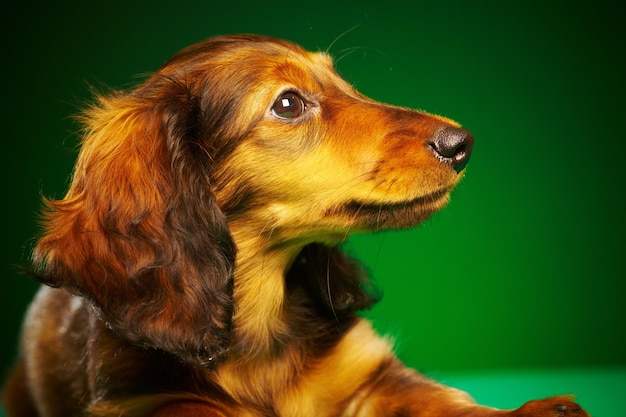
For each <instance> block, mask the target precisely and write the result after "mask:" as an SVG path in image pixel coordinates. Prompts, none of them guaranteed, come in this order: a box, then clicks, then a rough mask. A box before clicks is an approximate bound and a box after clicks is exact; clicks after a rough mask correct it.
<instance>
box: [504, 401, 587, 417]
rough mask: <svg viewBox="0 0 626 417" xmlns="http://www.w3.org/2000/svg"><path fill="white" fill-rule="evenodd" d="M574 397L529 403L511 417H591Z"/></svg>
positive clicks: (512, 413)
mask: <svg viewBox="0 0 626 417" xmlns="http://www.w3.org/2000/svg"><path fill="white" fill-rule="evenodd" d="M573 399H574V398H573V397H572V396H558V397H550V398H546V399H544V400H535V401H529V402H527V403H526V404H524V405H523V406H521V407H520V408H518V409H517V410H515V411H513V412H511V417H590V416H589V414H588V413H587V412H586V411H585V410H583V409H582V408H581V407H580V406H579V405H578V404H576V403H575V402H574V401H573Z"/></svg>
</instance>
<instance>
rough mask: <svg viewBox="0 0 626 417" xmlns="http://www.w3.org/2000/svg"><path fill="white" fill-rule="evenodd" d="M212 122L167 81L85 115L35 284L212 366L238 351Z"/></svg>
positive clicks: (48, 222) (52, 211)
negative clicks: (63, 292) (214, 176)
mask: <svg viewBox="0 0 626 417" xmlns="http://www.w3.org/2000/svg"><path fill="white" fill-rule="evenodd" d="M206 113H207V110H202V109H201V99H200V98H199V97H198V96H197V95H194V94H193V92H192V91H191V88H190V87H189V86H187V85H183V84H181V83H177V82H173V81H172V80H169V79H167V78H164V77H158V76H156V77H153V78H152V79H151V80H149V81H148V82H146V83H145V84H144V85H143V86H142V87H141V88H140V89H137V90H135V91H134V92H132V93H129V94H117V95H113V96H110V97H107V98H100V99H99V103H98V105H96V106H93V107H92V108H91V109H89V110H88V111H86V112H85V116H84V118H83V123H84V125H85V128H86V129H85V134H84V139H83V143H82V146H81V150H80V152H79V156H78V160H77V163H76V167H75V171H74V175H73V178H72V183H71V186H70V189H69V191H68V193H67V195H66V197H65V198H64V199H62V200H58V201H48V202H47V205H48V210H47V212H46V213H45V215H44V218H43V223H44V230H43V236H42V238H41V239H40V241H39V243H38V245H37V246H36V248H35V251H34V254H33V266H34V272H33V274H34V275H35V276H36V277H38V278H39V279H40V280H41V281H43V282H44V283H46V284H48V285H50V286H54V287H62V288H65V289H67V290H68V291H70V292H72V293H75V294H78V295H81V296H83V297H85V298H87V299H88V300H90V301H91V303H92V305H93V306H94V307H95V309H96V311H97V312H98V313H99V315H100V317H101V318H102V320H104V321H105V322H106V323H107V325H108V326H109V327H110V328H111V329H112V330H113V331H115V332H117V333H118V334H120V335H121V336H122V337H123V338H125V339H128V340H130V341H131V342H133V343H136V344H139V345H142V346H146V347H153V348H159V349H162V350H165V351H167V352H170V353H172V354H174V355H177V356H178V357H180V358H182V359H183V360H185V361H188V362H191V363H193V364H196V365H198V364H199V365H203V366H211V365H212V364H215V363H216V362H217V361H218V360H219V358H220V357H221V356H223V355H224V354H225V352H226V350H227V349H228V346H229V337H230V331H231V321H232V314H233V299H232V292H233V268H234V262H235V246H234V242H233V240H232V237H231V235H230V232H229V230H228V226H227V223H226V218H225V216H224V214H223V213H222V211H221V210H220V208H219V207H218V204H217V202H216V200H215V197H214V195H213V193H212V191H211V179H210V171H211V168H212V164H213V160H212V152H213V151H214V149H212V146H213V145H212V144H211V142H210V139H209V138H207V137H206V132H205V131H204V128H205V127H206V124H207V123H213V124H215V121H211V120H210V117H211V116H210V115H207V114H206Z"/></svg>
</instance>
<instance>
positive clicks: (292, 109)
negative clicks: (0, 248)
mask: <svg viewBox="0 0 626 417" xmlns="http://www.w3.org/2000/svg"><path fill="white" fill-rule="evenodd" d="M305 109H306V105H305V104H304V100H302V98H300V96H299V95H297V94H296V93H293V92H288V93H284V94H283V95H281V96H280V97H279V98H278V100H276V102H275V103H274V105H273V106H272V113H274V116H276V117H279V118H281V119H294V118H296V117H298V116H301V115H302V113H304V110H305Z"/></svg>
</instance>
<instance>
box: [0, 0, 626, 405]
mask: <svg viewBox="0 0 626 417" xmlns="http://www.w3.org/2000/svg"><path fill="white" fill-rule="evenodd" d="M48 4H49V5H43V4H42V5H35V4H28V3H22V4H21V5H17V4H15V2H12V4H10V5H8V6H4V7H3V8H4V9H5V10H4V12H3V14H4V16H3V20H4V24H3V27H2V52H1V53H2V64H1V68H2V80H3V81H4V85H3V94H2V96H3V98H4V100H3V101H4V106H3V108H4V110H3V111H2V112H1V113H0V114H1V117H2V121H1V122H2V132H3V133H2V138H3V146H4V149H5V151H4V152H3V153H2V155H3V163H2V164H1V166H2V178H3V182H4V197H3V201H4V203H3V213H4V214H3V215H2V218H3V223H4V224H3V237H2V239H3V250H2V251H1V255H0V256H1V265H2V268H3V274H2V279H1V280H0V291H1V292H0V294H1V295H0V297H1V303H0V304H1V305H0V308H1V309H2V324H1V325H2V329H1V330H2V335H3V343H2V344H1V345H0V349H1V351H0V371H4V370H5V369H7V368H8V366H9V364H10V363H11V361H12V360H13V358H14V356H15V351H16V344H17V336H18V332H19V323H20V321H21V317H22V314H23V312H24V308H25V307H26V305H27V303H28V301H29V300H30V298H31V297H32V294H33V292H34V291H35V289H36V287H37V285H36V284H35V283H34V282H32V281H31V280H30V279H29V278H27V277H25V276H24V275H21V274H20V273H18V271H17V268H16V265H24V264H26V263H27V262H28V256H29V252H30V249H31V247H32V244H33V236H34V235H35V234H36V231H37V229H36V222H37V213H38V211H39V208H40V195H41V194H44V195H46V196H52V197H61V196H62V195H63V194H64V191H65V189H66V187H67V185H68V181H69V174H70V171H71V168H72V164H73V161H74V157H75V144H76V135H75V133H74V132H75V130H76V125H74V124H73V123H72V121H71V120H70V118H69V116H71V115H72V114H75V113H76V112H77V109H78V108H80V106H81V104H82V103H84V102H85V100H87V99H88V98H89V95H88V85H96V86H100V85H106V86H112V87H116V88H124V87H129V86H132V85H134V84H135V83H136V82H138V80H140V79H141V76H142V74H146V73H149V72H151V71H154V70H155V69H156V68H157V67H158V66H159V65H160V64H161V63H162V62H163V61H164V60H165V59H167V58H168V57H169V56H170V55H171V54H173V53H174V52H176V51H177V50H179V49H180V48H182V47H184V46H186V45H188V44H190V43H193V42H196V41H199V40H201V39H204V38H206V37H209V36H212V35H217V34H224V33H235V32H252V33H262V34H268V35H273V36H278V37H283V38H287V39H290V40H292V41H295V42H297V43H299V44H301V45H303V46H304V47H306V48H308V49H312V50H325V49H326V48H328V47H329V45H332V47H331V48H330V52H331V54H333V55H334V56H335V58H336V59H337V60H338V62H337V68H338V70H339V71H340V73H341V74H342V75H343V76H344V77H345V78H347V79H348V80H349V81H350V82H351V83H353V84H354V85H355V87H356V88H357V89H359V90H360V91H361V92H363V93H364V94H366V95H368V96H370V97H372V98H374V99H377V100H380V101H385V102H389V103H393V104H397V105H403V106H408V107H413V108H420V109H425V110H428V111H430V112H433V113H438V114H442V115H445V116H448V117H451V118H453V119H455V120H457V121H459V122H461V123H462V124H463V125H464V126H465V127H467V128H468V129H470V130H471V131H472V132H473V133H474V135H475V137H476V144H475V148H474V149H475V151H474V155H473V157H472V161H471V163H470V165H469V169H468V171H467V174H466V177H465V179H464V180H463V182H462V183H461V184H460V186H459V187H458V188H457V190H456V191H455V192H454V193H453V198H452V202H451V203H450V205H449V206H448V207H447V208H446V209H445V210H444V211H443V212H441V213H439V214H437V215H436V216H435V217H434V218H432V219H431V220H430V221H429V222H428V223H426V224H425V225H423V226H422V227H420V228H418V229H416V230H411V231H402V232H388V233H381V234H377V235H367V236H357V237H354V238H353V239H352V240H351V241H350V243H349V244H348V246H347V249H348V250H349V251H350V252H352V253H353V254H355V255H357V256H358V257H359V258H361V259H362V260H363V261H364V262H365V264H366V265H367V266H368V267H369V269H370V271H371V272H372V275H373V276H374V277H375V279H376V282H377V283H378V285H379V286H380V287H381V288H382V289H383V291H384V294H385V295H384V298H383V301H382V302H381V303H380V304H379V305H378V306H377V307H376V308H375V309H374V310H373V311H371V312H369V313H367V314H368V316H369V317H371V318H372V319H373V320H374V322H375V324H376V326H377V328H378V329H379V330H380V331H381V332H383V333H386V334H390V335H391V336H393V337H394V338H395V339H396V340H397V346H398V353H399V355H400V356H401V357H402V358H403V359H404V360H405V361H406V362H407V363H408V364H409V365H411V366H413V367H416V368H419V369H421V370H424V371H425V372H427V373H430V374H433V375H461V374H463V373H474V374H476V373H477V372H480V373H481V375H496V376H497V375H499V374H498V373H499V372H503V371H502V370H504V371H505V372H511V370H512V372H513V374H514V375H518V376H519V377H520V378H522V380H524V379H523V375H525V374H524V372H528V370H534V369H544V370H545V369H548V370H554V369H558V372H565V374H562V373H561V374H559V375H565V376H567V375H569V374H567V372H569V371H568V370H571V369H574V370H581V369H582V370H584V372H591V371H589V370H598V369H600V370H602V372H608V373H609V374H610V375H612V376H611V377H609V378H608V380H607V379H604V380H603V379H599V380H595V379H593V378H594V377H591V376H589V375H590V374H589V373H587V374H585V373H584V372H583V374H582V375H587V377H584V378H579V379H576V378H573V379H572V378H565V379H566V380H568V381H570V382H569V383H568V384H567V385H566V387H567V389H571V390H573V391H584V390H585V389H587V387H590V388H588V389H589V390H590V391H588V392H589V394H588V398H587V399H588V400H589V401H591V402H593V401H594V398H591V397H592V396H593V393H595V391H593V389H592V386H593V385H594V384H595V385H600V386H601V385H602V384H603V383H604V384H606V387H605V388H606V389H604V390H603V392H604V394H606V393H607V392H608V393H609V394H610V393H611V392H612V391H611V389H617V391H615V392H617V393H622V395H623V392H625V391H626V383H625V381H626V378H625V377H624V375H625V374H624V373H623V371H624V370H625V369H626V334H625V333H626V324H625V319H626V300H625V299H626V297H625V295H626V283H625V279H626V268H625V266H624V261H625V259H624V258H625V255H626V253H625V252H626V251H625V248H626V245H625V244H624V236H625V234H626V222H625V221H624V213H626V197H625V195H624V191H625V188H626V187H625V185H624V181H623V178H624V174H623V172H622V171H623V169H622V164H623V163H624V158H626V133H625V130H624V126H623V121H624V118H625V114H626V105H625V103H624V100H625V97H624V96H625V93H626V88H625V81H624V77H625V75H626V71H625V69H626V67H625V64H624V62H623V55H624V51H625V50H626V49H625V46H626V40H625V36H624V32H623V21H624V17H625V16H624V14H623V12H622V11H621V10H622V7H621V6H620V7H619V8H617V6H616V5H617V3H615V4H613V3H610V2H607V1H604V0H602V1H594V2H586V3H584V2H579V3H572V2H546V1H523V2H521V1H513V2H502V1H497V2H496V1H494V2H435V1H428V2H426V1H416V2H412V3H410V4H409V3H406V2H405V1H403V2H398V3H396V2H394V1H384V2H368V1H359V2H357V1H354V2H340V1H333V2H328V1H324V0H318V1H316V2H302V1H301V2H280V1H273V2H268V1H254V2H241V1H239V2H221V3H219V4H218V3H214V2H201V1H195V2H184V1H179V2H171V1H169V2H160V1H152V2H145V1H144V2H132V3H131V2H128V1H127V0H126V1H118V0H114V1H107V2H101V3H99V4H96V3H93V4H91V3H86V2H85V3H84V4H82V5H81V4H79V3H77V2H70V3H68V4H64V3H63V2H55V3H52V2H49V3H48ZM341 35H343V36H341ZM542 372H543V371H542ZM594 372H595V371H594ZM516 373H517V374H516ZM507 375H509V374H508V373H507ZM577 375H578V376H579V377H580V375H581V374H577ZM594 375H595V374H594ZM450 378H452V380H453V381H457V385H459V386H461V387H463V388H465V387H466V386H467V387H469V388H468V389H470V388H474V389H475V391H476V392H478V393H479V395H478V397H479V399H480V393H483V392H484V393H493V395H494V396H495V398H499V399H503V398H508V397H506V396H505V395H504V391H505V390H507V388H506V386H505V385H501V386H497V385H496V386H491V388H489V389H486V390H485V389H483V390H482V391H481V388H480V387H481V385H480V383H479V382H478V383H477V382H476V380H474V382H473V383H469V384H466V385H464V384H465V383H464V382H463V381H464V380H463V378H462V377H460V378H458V379H454V377H450ZM611 378H613V379H611ZM548 379H549V377H548ZM512 380H516V381H519V379H518V378H513V379H512ZM539 380H540V379H535V380H534V382H533V380H532V378H530V379H527V381H530V382H528V386H532V387H535V388H536V387H538V386H540V385H541V384H539V382H538V381H539ZM579 380H580V384H574V383H572V382H571V381H579ZM590 381H595V382H590ZM611 381H612V382H611ZM472 384H474V385H472ZM476 384H477V385H476ZM511 384H512V383H511ZM511 384H509V385H508V387H509V392H515V391H516V390H517V388H516V387H517V386H516V385H515V384H513V385H511ZM616 387H617V388H616ZM559 388H561V386H559ZM498 389H499V390H500V391H498ZM607 390H608V391H607ZM548 394H553V392H543V391H542V392H541V393H540V392H538V393H537V395H538V396H545V395H548ZM533 395H535V394H534V393H533ZM598 395H599V394H598ZM516 400H517V399H516ZM595 401H596V402H597V403H598V404H597V405H596V407H598V408H597V410H600V407H605V408H604V409H603V410H611V408H610V404H609V405H608V406H607V404H606V403H605V402H603V404H602V405H601V404H600V401H599V398H595ZM514 405H516V404H510V405H508V406H514ZM504 406H507V405H506V404H505V405H504ZM607 407H608V408H607ZM609 414H610V411H605V413H604V415H607V416H608V415H609ZM614 415H619V414H614Z"/></svg>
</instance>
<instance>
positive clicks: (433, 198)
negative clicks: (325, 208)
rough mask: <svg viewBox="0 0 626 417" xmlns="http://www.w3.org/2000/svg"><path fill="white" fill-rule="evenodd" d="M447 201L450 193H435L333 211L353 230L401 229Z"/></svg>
mask: <svg viewBox="0 0 626 417" xmlns="http://www.w3.org/2000/svg"><path fill="white" fill-rule="evenodd" d="M449 199H450V190H448V189H445V190H439V191H436V192H433V193H430V194H427V195H424V196H420V197H417V198H414V199H411V200H407V201H402V202H393V203H389V202H382V203H378V202H365V201H358V200H354V201H350V202H348V203H347V204H344V205H343V206H342V207H340V208H339V209H338V210H337V213H336V214H340V215H342V216H345V217H347V218H349V219H351V221H352V222H353V223H354V225H353V227H354V228H356V229H362V230H366V231H378V230H387V229H405V228H409V227H414V226H417V225H419V224H420V223H422V222H424V221H425V220H427V219H428V218H429V217H430V216H432V215H433V214H435V213H436V212H437V211H439V210H441V209H442V208H443V207H445V205H446V204H447V203H448V201H449Z"/></svg>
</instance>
